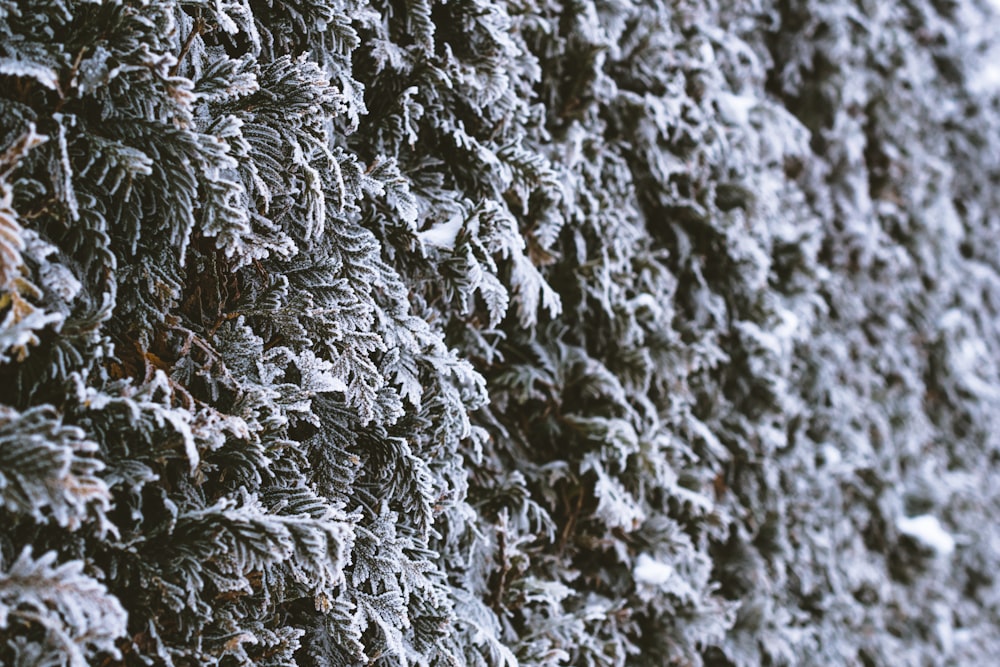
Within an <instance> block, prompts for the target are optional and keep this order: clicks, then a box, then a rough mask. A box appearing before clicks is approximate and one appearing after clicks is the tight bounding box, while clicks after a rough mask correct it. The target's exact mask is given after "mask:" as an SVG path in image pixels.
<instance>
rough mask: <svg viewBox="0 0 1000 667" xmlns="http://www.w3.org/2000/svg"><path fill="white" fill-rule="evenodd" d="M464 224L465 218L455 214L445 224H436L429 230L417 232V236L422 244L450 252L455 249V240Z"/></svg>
mask: <svg viewBox="0 0 1000 667" xmlns="http://www.w3.org/2000/svg"><path fill="white" fill-rule="evenodd" d="M464 223H465V218H464V217H462V215H461V214H455V215H453V216H452V217H451V219H450V220H448V221H447V222H441V223H438V224H436V225H434V226H433V227H431V228H430V229H427V230H424V231H422V232H419V233H418V234H417V236H419V237H420V240H421V241H423V242H424V243H429V244H430V245H433V246H437V247H438V248H447V249H449V250H451V249H454V247H455V240H456V239H457V238H458V233H459V232H460V231H462V225H463V224H464Z"/></svg>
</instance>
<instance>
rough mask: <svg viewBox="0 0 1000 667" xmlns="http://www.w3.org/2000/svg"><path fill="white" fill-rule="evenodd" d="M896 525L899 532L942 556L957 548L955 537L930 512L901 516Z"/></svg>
mask: <svg viewBox="0 0 1000 667" xmlns="http://www.w3.org/2000/svg"><path fill="white" fill-rule="evenodd" d="M896 527H897V528H898V529H899V532H901V533H903V534H904V535H909V536H910V537H912V538H913V539H915V540H916V541H917V542H920V543H921V544H923V545H924V546H926V547H929V548H930V549H933V550H934V551H936V552H938V553H939V554H941V555H942V556H947V555H949V554H951V552H953V551H954V550H955V538H954V537H952V536H951V534H949V533H948V531H946V530H945V529H944V528H942V527H941V522H940V521H938V519H937V517H935V516H931V515H930V514H921V515H920V516H914V517H901V518H900V519H899V520H898V521H896Z"/></svg>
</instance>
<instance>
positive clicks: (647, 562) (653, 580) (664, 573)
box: [632, 554, 674, 586]
mask: <svg viewBox="0 0 1000 667" xmlns="http://www.w3.org/2000/svg"><path fill="white" fill-rule="evenodd" d="M632 575H633V576H634V577H635V580H636V582H637V583H640V584H648V585H650V586H662V585H663V584H665V583H667V581H669V580H670V577H672V576H674V568H673V567H672V566H670V565H668V564H666V563H664V562H662V561H658V560H656V559H654V558H652V557H650V556H649V555H648V554H639V559H638V561H637V562H636V564H635V569H634V570H633V571H632Z"/></svg>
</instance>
